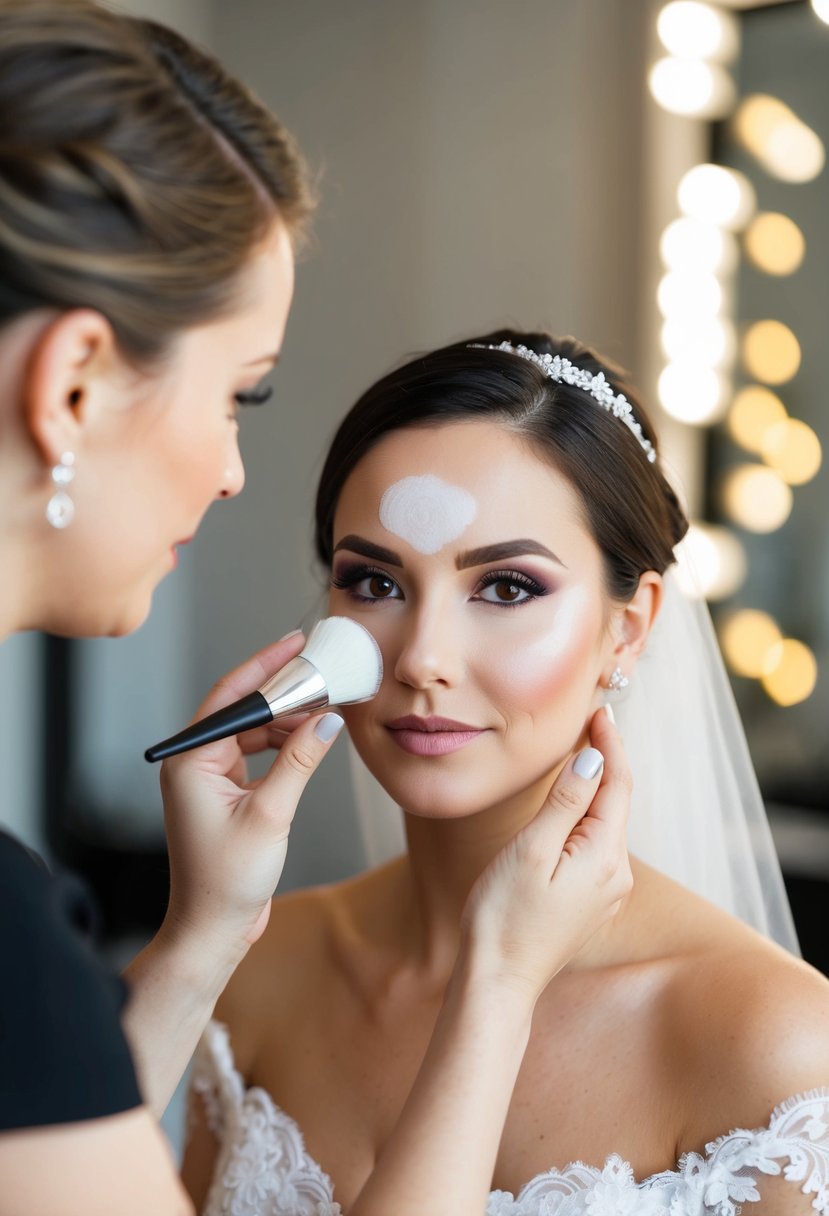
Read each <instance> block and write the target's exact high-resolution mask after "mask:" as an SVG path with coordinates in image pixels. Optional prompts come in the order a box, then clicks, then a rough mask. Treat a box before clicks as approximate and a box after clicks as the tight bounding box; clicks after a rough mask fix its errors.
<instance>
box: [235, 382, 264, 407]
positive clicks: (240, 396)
mask: <svg viewBox="0 0 829 1216" xmlns="http://www.w3.org/2000/svg"><path fill="white" fill-rule="evenodd" d="M272 396H273V385H272V384H265V385H264V386H263V387H262V388H252V389H249V390H247V391H246V392H243V393H234V395H233V400H234V401H235V402H236V404H237V405H264V404H265V402H266V401H270V399H271V397H272Z"/></svg>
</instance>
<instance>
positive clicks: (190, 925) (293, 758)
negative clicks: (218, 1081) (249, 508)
mask: <svg viewBox="0 0 829 1216" xmlns="http://www.w3.org/2000/svg"><path fill="white" fill-rule="evenodd" d="M303 643H304V638H303V636H302V634H301V633H296V634H292V635H288V637H286V638H284V639H283V640H282V641H280V642H275V643H274V644H273V645H271V646H268V647H266V648H265V649H264V650H262V651H260V652H259V653H258V654H256V655H254V656H253V657H252V658H251V659H249V660H248V661H247V662H246V663H244V664H242V666H241V667H238V668H236V670H235V671H232V672H230V673H229V674H228V675H226V676H224V677H223V678H222V679H221V680H220V681H219V682H218V683H217V684H216V685H215V687H214V688H213V690H212V691H211V692H210V694H209V695H208V697H207V698H206V700H205V701H204V702H203V704H202V705H201V706H200V708H199V710H198V712H197V714H196V715H195V717H196V718H197V719H198V718H203V717H205V716H206V715H207V714H210V713H213V712H214V711H216V710H219V709H222V708H223V707H224V706H226V705H228V704H230V703H231V702H233V701H235V700H237V699H238V698H239V697H240V696H243V695H245V694H246V693H248V692H250V691H251V689H254V688H257V687H258V686H260V685H261V684H262V683H263V682H264V681H265V680H267V679H268V678H269V677H270V676H272V675H273V674H274V673H275V672H277V671H279V670H280V669H281V668H282V667H284V666H285V664H286V663H288V662H290V660H291V659H293V658H295V657H296V656H297V655H298V654H299V653H300V651H301V650H302V647H303ZM341 725H342V720H341V719H340V718H339V717H338V715H336V714H333V713H326V714H322V715H316V716H314V717H309V716H308V715H307V714H306V715H303V714H299V715H295V716H293V717H291V718H284V717H283V718H281V719H280V720H279V722H278V723H274V724H273V725H270V726H262V727H259V728H257V729H255V730H250V731H247V732H246V733H244V734H241V735H238V736H231V737H229V738H225V739H219V740H216V741H215V742H213V743H209V744H206V745H205V746H203V747H200V748H197V749H195V750H193V751H189V752H185V753H183V754H181V755H178V756H173V757H171V758H170V759H168V760H165V762H164V765H163V767H162V770H161V788H162V797H163V801H164V818H165V829H166V833H167V842H168V847H169V854H170V880H171V881H170V903H169V907H168V910H167V915H166V917H165V920H164V924H163V925H162V928H161V930H160V931H159V933H158V934H157V936H156V937H155V938H154V939H153V941H152V942H151V943H150V945H149V946H147V948H146V949H145V950H144V951H142V953H141V954H139V955H138V957H137V958H136V959H135V961H134V962H133V963H132V965H131V966H130V968H129V972H128V975H129V979H130V981H131V983H132V985H133V997H132V1000H131V1002H130V1005H129V1006H128V1009H127V1014H126V1018H125V1024H126V1029H127V1032H128V1034H129V1037H130V1041H131V1045H132V1048H133V1052H134V1054H135V1057H136V1062H137V1064H138V1068H139V1075H140V1078H141V1082H142V1086H143V1089H144V1094H145V1098H146V1100H147V1103H148V1104H149V1105H151V1106H152V1107H153V1108H154V1109H155V1110H156V1111H157V1112H159V1113H160V1112H161V1111H163V1110H164V1107H165V1106H166V1104H167V1102H168V1100H169V1098H170V1096H171V1093H172V1090H173V1088H174V1087H175V1084H176V1082H177V1081H178V1078H179V1077H180V1076H181V1074H182V1072H183V1071H184V1068H185V1066H186V1064H187V1060H188V1059H189V1057H190V1055H191V1054H192V1052H193V1049H194V1047H195V1044H196V1042H197V1041H198V1037H199V1035H200V1034H201V1031H202V1030H203V1029H204V1026H205V1025H206V1023H207V1021H208V1019H209V1017H210V1014H211V1013H212V1010H213V1005H214V1004H215V1001H216V999H217V998H218V996H219V994H220V993H221V991H222V990H223V988H224V986H225V984H226V983H227V980H228V979H229V977H230V975H231V974H232V972H233V971H234V969H235V968H236V966H237V965H238V963H239V962H240V961H241V959H242V958H243V957H244V955H245V953H246V951H247V949H248V947H249V946H250V945H251V944H252V943H253V942H254V941H256V939H257V938H258V937H259V936H260V934H261V933H262V932H263V931H264V929H265V925H266V924H267V920H268V916H269V913H270V901H271V897H272V895H273V893H274V890H275V888H276V886H277V883H278V882H279V878H280V876H281V874H282V867H283V865H284V862H285V855H286V852H287V843H288V833H289V831H290V827H291V822H292V820H293V817H294V813H295V811H296V807H297V804H298V802H299V799H300V796H301V794H302V792H303V790H304V789H305V786H306V784H307V782H308V780H309V778H310V776H311V774H312V773H313V772H314V771H315V769H316V768H317V766H318V764H319V763H320V761H321V760H322V758H323V756H324V755H325V754H326V752H327V751H328V749H329V747H330V746H331V743H332V742H333V739H334V738H335V737H336V735H337V733H338V731H339V727H340V726H341ZM288 732H290V733H288ZM269 749H270V750H274V751H275V753H276V754H275V757H274V761H273V763H272V764H271V766H270V768H269V769H268V771H267V773H266V774H265V776H264V777H262V778H260V779H259V780H257V781H253V782H248V779H247V763H246V761H247V756H248V755H251V754H254V753H258V752H263V751H266V750H269ZM150 980H151V982H149V981H150ZM136 981H137V982H136ZM187 992H189V993H190V994H191V995H192V1000H191V1001H190V1002H189V1003H188V1005H187V1007H186V1008H182V993H187ZM173 1004H174V1005H175V1007H176V1011H177V1014H178V1017H177V1018H176V1019H175V1021H176V1023H177V1024H176V1029H175V1033H174V1034H172V1035H171V1034H169V1033H165V1034H164V1035H161V1034H159V1033H157V1032H152V1033H149V1024H150V1023H151V1022H155V1023H157V1024H160V1023H161V1022H162V1021H163V1022H165V1023H167V1024H168V1025H171V1019H170V1016H169V1012H170V1006H171V1005H173ZM145 1035H146V1041H147V1042H148V1043H149V1042H150V1041H151V1042H152V1044H153V1051H152V1055H151V1056H150V1053H149V1052H148V1053H145V1052H144V1051H143V1050H142V1044H143V1042H144V1041H145ZM162 1041H163V1042H164V1043H165V1050H164V1052H163V1054H162V1052H161V1051H160V1044H161V1043H162Z"/></svg>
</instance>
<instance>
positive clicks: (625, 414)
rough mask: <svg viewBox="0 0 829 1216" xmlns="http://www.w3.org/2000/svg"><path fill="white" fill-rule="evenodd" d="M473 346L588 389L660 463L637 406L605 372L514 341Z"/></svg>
mask: <svg viewBox="0 0 829 1216" xmlns="http://www.w3.org/2000/svg"><path fill="white" fill-rule="evenodd" d="M469 346H470V348H474V349H476V350H502V351H505V352H506V353H507V354H512V355H518V356H519V357H520V358H521V359H527V360H528V361H529V362H530V363H534V364H535V365H536V367H537V368H539V369H540V370H541V371H542V372H543V373H544V375H545V376H546V377H547V378H548V379H549V380H556V381H557V382H558V383H559V384H562V383H563V384H572V385H574V387H575V388H582V389H584V391H585V392H586V393H589V394H590V396H591V397H592V398H593V400H594V401H598V403H599V405H600V406H601V407H602V409H603V410H607V412H608V413H609V414H612V415H613V417H614V418H618V419H619V421H620V422H623V423H624V424H625V426H626V427H627V429H628V430H629V431H630V432H631V433H632V435H633V436H634V438H635V439H636V442H637V443H638V444H639V446H640V447H641V448H642V450H643V452H644V453H645V455H646V456H647V458H648V460H649V461H650V462H651V464H653V463H654V461H655V460H656V450H655V448H654V446H653V444H652V443H651V442H650V440H649V439H646V438H645V436H644V435H643V433H642V428H641V426H640V425H639V423H638V422H637V421H636V419H635V418H634V416H633V407H632V406H631V404H630V402H629V401H628V399H627V397H626V396H625V395H624V393H614V391H613V386H612V385H611V384H610V383H609V381H608V379H607V377H606V376H605V374H604V372H598V373H597V375H595V376H594V375H593V373H592V372H588V371H585V370H584V369H583V368H581V367H576V366H575V365H574V364H573V363H571V362H570V360H569V359H562V357H561V355H539V354H538V352H537V351H534V350H530V348H529V346H523V345H519V346H513V344H512V343H511V342H499V343H498V344H497V346H495V345H487V344H486V343H484V342H470V343H469Z"/></svg>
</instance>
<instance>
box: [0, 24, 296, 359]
mask: <svg viewBox="0 0 829 1216" xmlns="http://www.w3.org/2000/svg"><path fill="white" fill-rule="evenodd" d="M0 114H2V123H0V324H3V323H6V322H8V321H10V320H12V319H14V318H16V317H19V316H21V315H22V314H24V313H26V312H28V311H30V310H32V309H37V308H51V309H58V310H65V309H70V308H77V307H86V308H93V309H96V310H97V311H99V312H101V313H102V314H103V315H104V316H106V318H107V319H108V320H109V322H110V324H111V325H112V326H113V329H114V332H115V335H116V339H117V341H118V344H119V347H120V349H121V351H122V353H123V354H124V356H125V357H127V358H128V359H130V360H132V361H133V362H134V363H136V364H139V365H140V364H145V363H151V362H153V361H156V360H159V359H160V358H162V357H163V355H164V353H165V351H166V350H167V349H168V348H169V346H170V344H171V343H172V341H173V340H174V339H175V338H176V336H177V335H178V334H179V333H180V332H181V331H183V330H185V329H187V328H188V327H190V326H193V325H196V324H203V323H205V322H207V321H210V320H212V319H214V318H216V317H218V316H221V315H222V314H223V313H225V312H226V311H228V310H229V309H231V308H232V307H233V305H234V302H235V300H236V297H237V293H238V287H239V282H240V271H241V270H242V269H243V267H244V266H245V264H246V262H247V260H248V258H249V256H250V254H251V253H252V251H253V249H254V248H255V246H256V244H257V243H258V241H259V240H260V239H261V238H262V237H263V236H264V235H265V233H266V231H267V230H268V228H269V226H270V224H271V222H272V221H273V219H274V217H276V216H279V217H280V218H281V220H282V221H283V222H284V224H285V225H286V227H287V229H288V231H289V233H290V235H291V236H292V238H293V239H294V240H297V239H299V238H300V237H301V236H302V232H303V229H304V225H305V222H306V220H307V219H308V217H309V215H310V212H311V209H312V199H311V196H310V192H309V188H308V184H307V179H306V174H305V170H304V167H303V164H302V161H301V159H300V157H299V154H298V152H297V150H296V148H295V146H294V143H293V141H292V139H291V138H290V136H289V135H288V133H287V132H286V131H285V130H284V128H283V127H282V126H281V125H280V123H279V122H277V120H276V119H275V118H274V117H273V116H272V115H271V114H270V113H269V112H268V111H267V110H266V109H265V107H264V106H262V105H261V104H260V103H259V102H258V101H257V100H256V99H255V98H254V97H253V96H252V95H251V94H250V93H248V92H247V91H246V90H245V89H244V88H243V87H242V85H240V84H239V83H238V82H237V81H236V80H234V79H233V78H232V77H230V76H229V75H228V74H227V73H226V72H225V71H224V70H223V69H222V68H221V66H220V65H219V64H218V63H217V62H216V61H215V60H214V59H213V58H212V57H211V56H209V55H208V54H206V53H205V52H204V51H202V50H199V49H197V48H196V47H194V46H192V45H191V44H190V43H189V42H187V40H186V39H184V38H182V37H181V36H180V35H178V34H176V33H174V32H173V31H172V30H169V29H167V28H166V27H164V26H162V25H158V24H156V23H154V22H150V21H142V20H138V19H134V18H130V17H127V16H125V15H122V14H118V13H115V12H112V11H110V10H108V9H105V8H102V7H99V6H98V5H96V4H94V3H92V0H0Z"/></svg>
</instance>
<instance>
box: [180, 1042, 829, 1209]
mask: <svg viewBox="0 0 829 1216" xmlns="http://www.w3.org/2000/svg"><path fill="white" fill-rule="evenodd" d="M191 1084H192V1086H193V1088H194V1089H195V1090H196V1092H197V1093H199V1094H200V1095H201V1097H202V1099H203V1100H204V1104H205V1110H206V1112H207V1119H208V1122H209V1124H210V1127H211V1128H212V1130H213V1132H214V1134H215V1135H216V1137H217V1139H218V1141H219V1145H220V1149H219V1156H218V1159H217V1164H216V1171H215V1175H214V1178H213V1183H212V1186H211V1188H210V1194H209V1196H208V1199H207V1204H206V1206H205V1208H204V1210H203V1213H202V1216H338V1214H339V1213H340V1205H339V1204H338V1203H337V1202H336V1200H335V1197H334V1190H333V1186H332V1184H331V1180H330V1179H329V1178H328V1176H327V1174H325V1173H324V1171H323V1170H322V1169H321V1167H320V1166H319V1165H317V1163H316V1161H314V1160H313V1159H312V1158H311V1157H310V1156H309V1155H308V1153H307V1152H306V1151H305V1144H304V1141H303V1138H302V1132H301V1131H300V1129H299V1127H298V1126H297V1124H296V1123H295V1122H294V1120H293V1119H291V1118H290V1117H289V1116H288V1115H286V1114H285V1112H284V1111H282V1110H280V1109H279V1107H278V1106H277V1105H276V1104H275V1103H274V1101H273V1099H272V1098H271V1097H270V1096H269V1095H268V1094H267V1093H266V1092H265V1090H264V1089H260V1088H255V1087H254V1088H250V1089H246V1088H245V1084H244V1081H243V1080H242V1077H241V1076H240V1074H239V1072H238V1071H237V1069H236V1067H235V1065H234V1062H233V1054H232V1052H231V1048H230V1042H229V1039H228V1035H227V1031H226V1029H225V1028H224V1026H222V1025H220V1024H219V1023H217V1022H212V1023H211V1024H210V1025H209V1026H208V1028H207V1030H206V1031H205V1034H204V1036H203V1038H202V1041H201V1043H200V1045H199V1048H198V1051H197V1053H196V1058H195V1062H194V1066H193V1074H192V1081H191ZM770 1176H775V1177H777V1176H779V1178H780V1179H781V1180H784V1181H785V1184H786V1185H787V1186H788V1187H790V1188H791V1204H790V1205H789V1203H788V1201H787V1203H786V1207H785V1208H781V1207H780V1206H779V1202H778V1205H777V1206H775V1208H774V1212H775V1216H777V1214H778V1213H782V1212H783V1211H785V1212H786V1214H787V1216H788V1214H789V1213H791V1216H810V1214H811V1213H813V1212H818V1213H824V1214H829V1089H815V1090H811V1091H810V1092H808V1093H803V1094H797V1095H796V1096H794V1097H791V1098H789V1099H788V1100H786V1101H785V1102H781V1103H780V1105H779V1106H777V1107H776V1108H775V1110H774V1112H773V1113H772V1116H771V1119H770V1120H769V1125H768V1127H765V1128H757V1129H753V1130H739V1131H731V1132H729V1133H728V1134H727V1135H723V1136H720V1137H719V1139H717V1140H714V1141H712V1142H711V1143H710V1144H708V1145H706V1150H705V1155H704V1156H702V1155H700V1154H699V1153H685V1154H684V1155H683V1156H682V1157H681V1158H680V1160H679V1162H678V1163H677V1167H676V1169H675V1170H666V1171H665V1172H664V1173H661V1174H655V1175H653V1176H652V1177H650V1178H644V1179H641V1180H637V1179H636V1178H634V1176H633V1171H632V1170H631V1168H630V1166H629V1165H628V1164H627V1162H625V1161H623V1160H622V1159H621V1157H618V1156H612V1157H608V1159H607V1161H605V1163H604V1164H603V1165H600V1166H594V1165H584V1164H582V1163H581V1162H577V1163H574V1164H572V1165H568V1166H567V1167H566V1168H565V1169H563V1170H557V1169H552V1170H549V1171H548V1172H547V1173H545V1174H539V1175H538V1177H537V1178H533V1179H531V1180H530V1181H529V1182H528V1183H527V1184H526V1186H524V1187H522V1189H521V1191H520V1192H519V1193H518V1194H517V1195H515V1196H513V1195H511V1194H509V1193H508V1192H505V1191H493V1192H492V1193H491V1195H490V1197H489V1202H488V1203H487V1207H486V1216H576V1214H577V1213H584V1214H586V1216H658V1214H665V1216H737V1214H738V1213H739V1212H741V1211H743V1212H744V1213H745V1216H750V1213H751V1205H752V1204H754V1203H756V1202H760V1201H761V1192H762V1188H763V1180H764V1178H768V1177H770ZM755 1210H757V1211H758V1212H762V1204H761V1207H760V1208H759V1209H755ZM424 1216H427V1214H426V1213H424ZM482 1216H483V1214H482Z"/></svg>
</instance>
